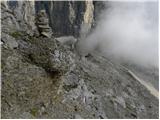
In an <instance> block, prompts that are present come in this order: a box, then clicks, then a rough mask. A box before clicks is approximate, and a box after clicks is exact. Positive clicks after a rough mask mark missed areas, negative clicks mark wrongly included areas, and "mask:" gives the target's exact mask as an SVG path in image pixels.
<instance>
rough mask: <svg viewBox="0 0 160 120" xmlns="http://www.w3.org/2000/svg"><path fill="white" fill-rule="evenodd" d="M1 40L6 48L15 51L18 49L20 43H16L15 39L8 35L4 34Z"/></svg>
mask: <svg viewBox="0 0 160 120" xmlns="http://www.w3.org/2000/svg"><path fill="white" fill-rule="evenodd" d="M1 40H2V41H3V43H4V44H3V46H5V47H7V48H9V49H15V48H17V47H18V43H17V42H16V40H15V38H14V37H12V36H10V35H8V34H5V33H2V34H1Z"/></svg>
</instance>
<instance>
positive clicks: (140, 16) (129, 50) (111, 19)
mask: <svg viewBox="0 0 160 120" xmlns="http://www.w3.org/2000/svg"><path fill="white" fill-rule="evenodd" d="M106 8H107V9H105V10H104V11H103V12H102V14H101V15H100V17H99V21H98V24H97V26H96V28H95V29H94V30H93V32H92V33H90V34H89V35H88V36H87V38H86V39H85V40H83V45H82V46H83V49H84V50H86V51H93V50H98V51H100V52H101V53H103V55H105V56H106V57H109V58H113V59H115V60H118V61H121V62H131V63H135V64H138V65H141V66H146V67H147V66H153V67H156V68H158V1H153V2H151V1H150V2H113V1H110V2H109V1H108V2H106Z"/></svg>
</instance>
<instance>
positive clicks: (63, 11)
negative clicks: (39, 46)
mask: <svg viewBox="0 0 160 120" xmlns="http://www.w3.org/2000/svg"><path fill="white" fill-rule="evenodd" d="M35 8H36V11H37V13H38V11H39V10H41V9H45V10H46V12H47V14H48V16H49V21H50V26H51V27H52V30H53V33H54V36H63V35H74V36H76V37H77V36H79V30H80V26H81V24H82V23H86V24H88V25H89V26H90V28H91V27H92V24H93V21H94V19H93V17H94V6H93V2H92V1H60V2H59V1H49V2H48V1H36V2H35Z"/></svg>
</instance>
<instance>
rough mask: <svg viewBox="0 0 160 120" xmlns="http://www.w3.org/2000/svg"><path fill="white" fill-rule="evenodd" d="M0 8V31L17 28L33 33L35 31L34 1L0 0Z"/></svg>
mask: <svg viewBox="0 0 160 120" xmlns="http://www.w3.org/2000/svg"><path fill="white" fill-rule="evenodd" d="M1 10H2V11H1V12H2V18H1V19H2V32H3V31H4V32H11V31H17V30H19V31H25V32H27V33H28V34H30V35H33V33H34V32H35V31H36V25H35V5H34V1H32V2H30V1H2V2H1ZM6 26H7V27H6Z"/></svg>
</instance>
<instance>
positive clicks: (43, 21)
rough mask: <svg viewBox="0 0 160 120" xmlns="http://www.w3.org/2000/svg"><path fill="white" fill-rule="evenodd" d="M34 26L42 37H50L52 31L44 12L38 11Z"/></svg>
mask: <svg viewBox="0 0 160 120" xmlns="http://www.w3.org/2000/svg"><path fill="white" fill-rule="evenodd" d="M36 25H37V27H38V30H39V32H40V34H41V35H42V36H45V37H48V38H51V36H52V29H51V28H50V26H49V21H48V17H47V14H46V11H45V10H40V11H39V13H38V15H37V19H36Z"/></svg>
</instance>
